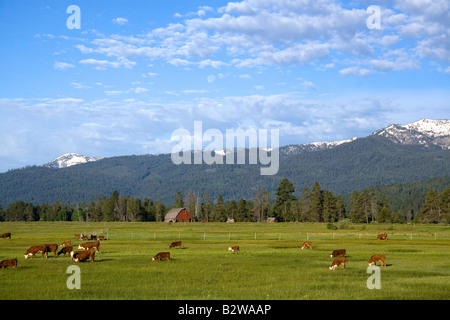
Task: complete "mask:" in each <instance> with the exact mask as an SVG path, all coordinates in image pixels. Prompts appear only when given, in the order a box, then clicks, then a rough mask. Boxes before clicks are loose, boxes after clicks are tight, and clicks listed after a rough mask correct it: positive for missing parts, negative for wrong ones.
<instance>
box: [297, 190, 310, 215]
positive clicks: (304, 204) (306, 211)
mask: <svg viewBox="0 0 450 320" xmlns="http://www.w3.org/2000/svg"><path fill="white" fill-rule="evenodd" d="M299 210H300V217H299V219H300V221H310V216H311V192H310V191H309V189H308V187H304V188H303V191H302V197H301V198H300V203H299Z"/></svg>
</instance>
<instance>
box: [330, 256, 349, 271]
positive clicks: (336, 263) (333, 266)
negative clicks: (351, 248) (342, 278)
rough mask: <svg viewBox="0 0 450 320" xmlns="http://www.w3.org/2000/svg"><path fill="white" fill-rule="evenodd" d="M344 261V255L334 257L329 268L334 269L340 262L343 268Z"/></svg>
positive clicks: (345, 259) (345, 260)
mask: <svg viewBox="0 0 450 320" xmlns="http://www.w3.org/2000/svg"><path fill="white" fill-rule="evenodd" d="M346 262H347V258H346V257H342V258H337V259H334V260H333V263H331V266H330V270H334V269H336V268H338V267H339V266H340V265H341V264H342V268H343V269H345V267H346V265H345V263H346Z"/></svg>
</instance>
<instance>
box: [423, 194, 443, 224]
mask: <svg viewBox="0 0 450 320" xmlns="http://www.w3.org/2000/svg"><path fill="white" fill-rule="evenodd" d="M440 202H441V198H440V197H439V196H438V195H437V194H436V192H435V191H434V190H433V189H431V190H430V191H429V192H428V194H427V196H426V198H425V203H424V204H423V207H422V220H423V221H424V222H425V223H440V222H442V221H443V219H442V221H441V214H442V210H441V207H440Z"/></svg>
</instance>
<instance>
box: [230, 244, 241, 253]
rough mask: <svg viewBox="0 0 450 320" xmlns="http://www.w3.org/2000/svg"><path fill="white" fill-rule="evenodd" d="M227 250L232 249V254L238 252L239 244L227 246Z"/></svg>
mask: <svg viewBox="0 0 450 320" xmlns="http://www.w3.org/2000/svg"><path fill="white" fill-rule="evenodd" d="M228 251H233V254H234V253H235V252H237V253H239V246H234V247H228Z"/></svg>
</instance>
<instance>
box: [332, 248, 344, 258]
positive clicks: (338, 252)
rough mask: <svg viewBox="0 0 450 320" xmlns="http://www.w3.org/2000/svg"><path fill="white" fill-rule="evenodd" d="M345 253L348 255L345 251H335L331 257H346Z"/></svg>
mask: <svg viewBox="0 0 450 320" xmlns="http://www.w3.org/2000/svg"><path fill="white" fill-rule="evenodd" d="M345 253H346V251H345V249H339V250H334V251H333V252H332V253H331V254H330V257H331V258H333V257H338V256H343V257H345Z"/></svg>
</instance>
